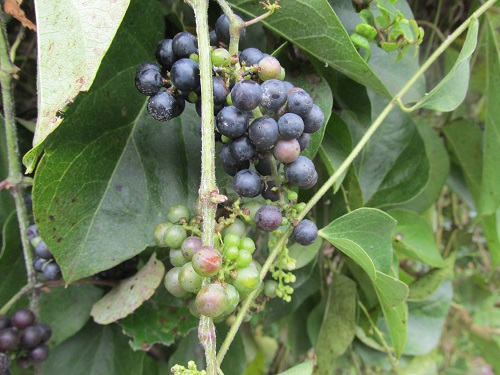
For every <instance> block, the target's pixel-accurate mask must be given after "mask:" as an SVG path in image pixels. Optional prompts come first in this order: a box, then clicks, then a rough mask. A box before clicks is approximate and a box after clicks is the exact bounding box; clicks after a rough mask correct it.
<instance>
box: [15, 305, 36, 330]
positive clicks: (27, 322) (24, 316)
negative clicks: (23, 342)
mask: <svg viewBox="0 0 500 375" xmlns="http://www.w3.org/2000/svg"><path fill="white" fill-rule="evenodd" d="M35 319H36V317H35V314H34V313H33V311H31V310H30V309H20V310H17V311H16V312H15V313H14V314H12V316H11V318H10V324H11V325H12V327H15V328H17V329H25V328H26V327H29V326H32V325H33V324H35Z"/></svg>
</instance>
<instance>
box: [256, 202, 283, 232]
mask: <svg viewBox="0 0 500 375" xmlns="http://www.w3.org/2000/svg"><path fill="white" fill-rule="evenodd" d="M282 220H283V216H282V215H281V212H280V210H279V209H278V208H277V207H276V206H272V205H269V204H266V205H264V206H262V207H261V208H259V210H258V211H257V212H256V214H255V224H256V225H257V228H259V229H260V230H263V231H265V232H272V231H273V230H276V229H278V228H279V227H280V226H281V221H282Z"/></svg>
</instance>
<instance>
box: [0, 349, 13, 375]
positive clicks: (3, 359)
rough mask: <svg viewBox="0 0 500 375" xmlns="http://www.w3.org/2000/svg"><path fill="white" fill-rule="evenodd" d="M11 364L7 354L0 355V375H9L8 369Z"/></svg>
mask: <svg viewBox="0 0 500 375" xmlns="http://www.w3.org/2000/svg"><path fill="white" fill-rule="evenodd" d="M10 364H11V360H10V357H9V356H8V355H7V354H4V353H0V374H2V375H10V372H9V367H10Z"/></svg>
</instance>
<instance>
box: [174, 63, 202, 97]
mask: <svg viewBox="0 0 500 375" xmlns="http://www.w3.org/2000/svg"><path fill="white" fill-rule="evenodd" d="M170 78H171V80H172V83H173V84H174V86H175V87H176V88H177V89H178V90H181V91H186V92H190V91H196V90H197V89H198V87H199V86H200V67H199V66H198V63H196V62H194V61H193V60H191V59H186V58H184V59H180V60H178V61H176V62H175V63H174V65H172V70H171V71H170Z"/></svg>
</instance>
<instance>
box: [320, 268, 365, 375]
mask: <svg viewBox="0 0 500 375" xmlns="http://www.w3.org/2000/svg"><path fill="white" fill-rule="evenodd" d="M356 304H357V303H356V283H355V282H354V281H352V280H351V279H349V278H348V277H346V276H343V275H336V276H334V278H333V280H332V284H331V285H330V291H329V293H328V301H327V305H326V310H325V315H324V318H323V323H322V324H321V329H320V331H319V336H318V341H317V342H316V345H315V353H316V358H317V369H316V372H317V374H325V375H329V374H331V373H332V372H333V369H334V367H335V366H334V364H333V363H334V362H335V359H336V358H337V357H340V356H341V355H342V354H344V352H345V351H346V349H347V348H348V347H349V345H350V344H351V342H352V340H353V339H354V333H355V328H356Z"/></svg>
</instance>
